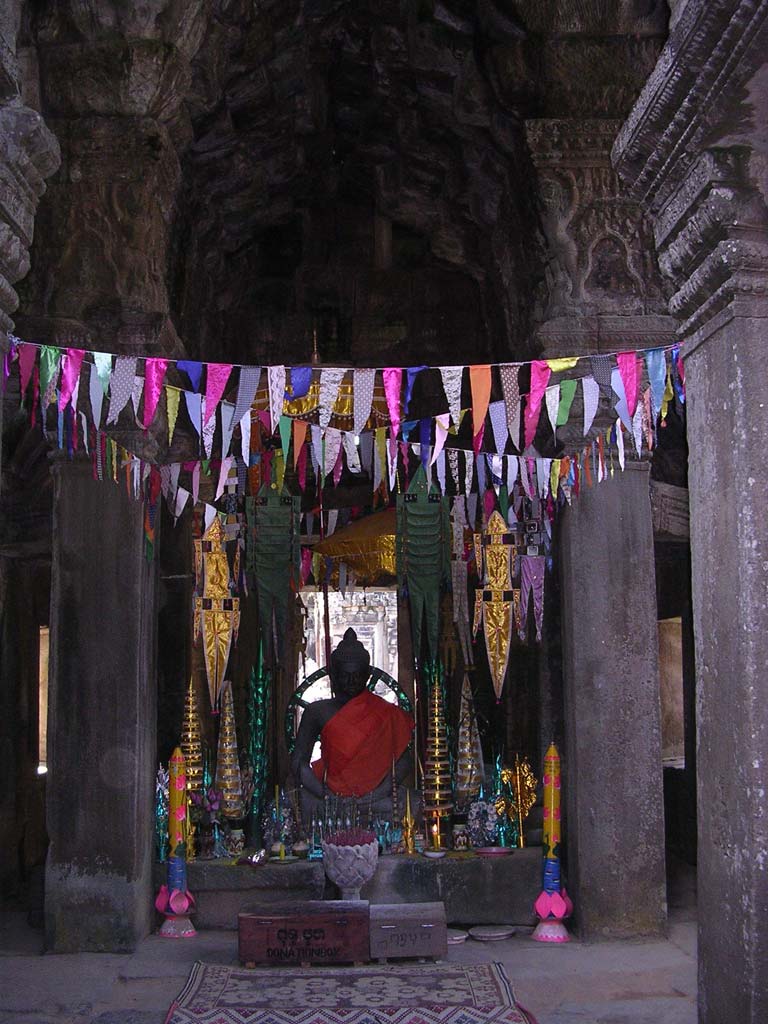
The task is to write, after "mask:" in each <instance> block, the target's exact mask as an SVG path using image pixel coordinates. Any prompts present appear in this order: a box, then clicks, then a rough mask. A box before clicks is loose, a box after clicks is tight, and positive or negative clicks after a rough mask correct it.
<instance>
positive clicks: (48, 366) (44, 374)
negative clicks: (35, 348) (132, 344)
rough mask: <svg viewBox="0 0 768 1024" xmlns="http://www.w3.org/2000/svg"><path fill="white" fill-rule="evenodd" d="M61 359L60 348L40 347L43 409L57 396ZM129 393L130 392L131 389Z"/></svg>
mask: <svg viewBox="0 0 768 1024" xmlns="http://www.w3.org/2000/svg"><path fill="white" fill-rule="evenodd" d="M60 361H61V351H60V350H59V349H58V348H54V347H53V346H52V345H43V347H42V348H41V349H40V394H41V396H42V399H41V404H42V407H43V410H45V409H47V408H48V406H49V405H50V404H51V402H52V401H53V400H54V398H55V397H56V385H57V383H58V378H59V364H60ZM134 362H135V360H134ZM128 393H129V394H130V391H129V392H128ZM126 401H128V399H127V398H126Z"/></svg>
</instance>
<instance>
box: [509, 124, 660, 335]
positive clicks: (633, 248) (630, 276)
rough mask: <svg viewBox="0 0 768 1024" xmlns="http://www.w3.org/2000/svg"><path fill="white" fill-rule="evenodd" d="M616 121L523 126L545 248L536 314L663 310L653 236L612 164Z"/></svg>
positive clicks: (629, 313) (548, 317)
mask: <svg viewBox="0 0 768 1024" xmlns="http://www.w3.org/2000/svg"><path fill="white" fill-rule="evenodd" d="M618 128H619V122H618V121H613V120H591V121H583V120H552V119H543V120H535V121H527V122H526V136H527V139H528V145H529V147H530V151H531V156H532V159H533V163H534V166H535V167H536V170H537V172H538V177H539V196H540V200H541V207H542V223H543V227H544V233H545V235H546V238H547V242H548V243H549V262H548V264H547V282H546V294H545V295H544V296H543V297H542V300H541V308H540V316H541V318H542V319H545V320H551V319H554V318H557V317H564V316H569V315H572V314H579V315H581V316H590V315H594V314H600V313H612V314H619V315H622V316H633V315H643V314H648V313H655V312H659V311H661V310H662V309H663V305H664V299H663V292H662V286H661V278H660V276H659V273H658V269H657V267H656V261H655V253H654V246H653V236H652V233H651V229H650V226H649V224H648V222H647V221H646V219H645V218H644V216H643V214H642V210H641V208H640V206H639V204H638V203H637V202H636V201H635V200H633V199H631V198H628V197H627V195H626V192H625V191H624V190H623V189H622V186H621V182H620V181H619V178H618V176H617V175H616V173H615V172H614V170H613V169H612V167H611V165H610V147H611V144H612V142H613V139H614V137H615V135H616V132H617V131H618Z"/></svg>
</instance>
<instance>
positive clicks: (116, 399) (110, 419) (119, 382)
mask: <svg viewBox="0 0 768 1024" xmlns="http://www.w3.org/2000/svg"><path fill="white" fill-rule="evenodd" d="M136 363H137V359H136V357H135V356H118V357H117V359H115V368H114V370H113V371H112V376H111V377H110V379H109V415H108V416H107V426H110V425H111V424H112V423H117V417H118V416H119V415H120V413H121V412H122V411H123V409H124V408H125V407H126V405H127V404H128V399H129V398H130V397H131V394H132V393H133V381H134V378H135V377H136Z"/></svg>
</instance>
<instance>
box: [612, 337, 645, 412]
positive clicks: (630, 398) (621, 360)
mask: <svg viewBox="0 0 768 1024" xmlns="http://www.w3.org/2000/svg"><path fill="white" fill-rule="evenodd" d="M616 365H617V366H618V368H619V373H620V374H621V379H622V382H623V384H624V395H625V397H626V399H627V409H628V411H629V418H630V419H632V417H633V416H634V415H635V409H636V408H637V398H638V394H639V390H640V374H639V372H638V371H639V369H640V364H639V363H638V359H637V353H635V352H619V354H618V355H617V356H616Z"/></svg>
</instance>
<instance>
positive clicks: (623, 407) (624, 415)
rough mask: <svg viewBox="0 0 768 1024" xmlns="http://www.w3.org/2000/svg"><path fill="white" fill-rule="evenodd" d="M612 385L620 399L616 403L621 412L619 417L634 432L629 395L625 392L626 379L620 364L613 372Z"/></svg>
mask: <svg viewBox="0 0 768 1024" xmlns="http://www.w3.org/2000/svg"><path fill="white" fill-rule="evenodd" d="M611 387H612V388H613V390H614V392H615V394H616V396H617V398H618V401H617V402H616V404H615V405H614V409H615V410H616V412H617V413H618V414H619V419H620V420H621V422H622V423H623V424H624V426H625V427H626V428H627V430H628V431H629V433H630V434H631V433H632V419H631V417H630V415H629V408H628V407H627V396H626V394H625V393H624V380H623V378H622V376H621V370H620V369H619V368H618V366H617V367H616V368H615V369H614V370H613V371H612V373H611Z"/></svg>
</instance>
